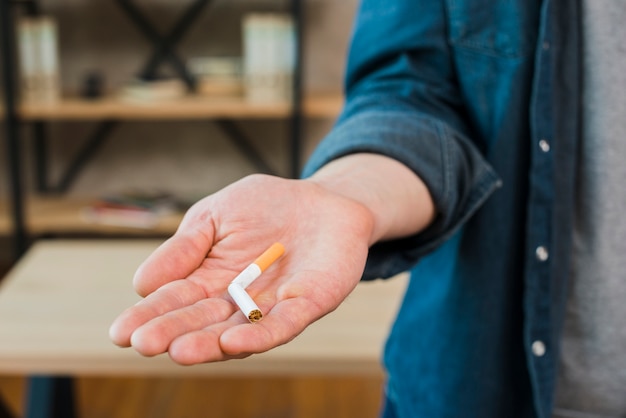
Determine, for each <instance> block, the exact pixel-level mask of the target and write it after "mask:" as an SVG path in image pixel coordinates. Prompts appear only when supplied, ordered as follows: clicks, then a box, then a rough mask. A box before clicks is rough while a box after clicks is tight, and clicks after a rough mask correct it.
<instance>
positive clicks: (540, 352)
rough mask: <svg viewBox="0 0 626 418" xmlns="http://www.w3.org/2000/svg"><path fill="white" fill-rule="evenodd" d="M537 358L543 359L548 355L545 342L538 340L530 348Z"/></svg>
mask: <svg viewBox="0 0 626 418" xmlns="http://www.w3.org/2000/svg"><path fill="white" fill-rule="evenodd" d="M530 349H531V350H532V352H533V354H534V355H535V357H543V356H544V354H546V345H545V344H544V343H543V341H540V340H537V341H535V342H533V344H532V345H531V346H530Z"/></svg>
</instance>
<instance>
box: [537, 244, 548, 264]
mask: <svg viewBox="0 0 626 418" xmlns="http://www.w3.org/2000/svg"><path fill="white" fill-rule="evenodd" d="M535 256H536V257H537V260H539V261H547V260H548V257H549V254H548V249H547V248H546V247H544V246H543V245H540V246H539V247H537V249H536V250H535Z"/></svg>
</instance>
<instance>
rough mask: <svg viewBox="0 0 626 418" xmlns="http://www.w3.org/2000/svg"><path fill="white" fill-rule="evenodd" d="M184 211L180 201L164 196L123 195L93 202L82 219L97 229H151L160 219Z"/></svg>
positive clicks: (146, 194)
mask: <svg viewBox="0 0 626 418" xmlns="http://www.w3.org/2000/svg"><path fill="white" fill-rule="evenodd" d="M184 209H185V208H184V207H183V204H182V203H181V202H180V201H179V200H177V199H176V198H174V197H173V196H172V195H170V194H167V193H143V192H138V193H135V192H126V193H120V194H112V195H108V196H104V197H102V198H99V199H96V200H95V201H94V202H92V203H91V204H90V205H89V206H86V207H84V208H83V209H82V217H83V219H84V220H85V221H86V222H88V223H94V224H99V225H108V226H120V227H128V228H139V229H150V228H153V227H155V226H156V225H157V223H158V222H159V220H160V219H161V218H162V217H163V216H165V215H169V214H172V213H175V212H181V211H183V210H184Z"/></svg>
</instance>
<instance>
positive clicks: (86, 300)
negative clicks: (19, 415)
mask: <svg viewBox="0 0 626 418" xmlns="http://www.w3.org/2000/svg"><path fill="white" fill-rule="evenodd" d="M157 245H158V242H157V241H154V240H97V241H89V240H49V241H45V240H44V241H39V242H38V243H36V244H35V245H34V246H33V247H32V248H31V249H30V250H29V251H28V253H27V254H26V255H25V256H24V257H23V258H22V259H21V260H20V261H19V262H18V263H17V265H16V266H15V267H14V268H13V269H12V271H11V272H9V274H8V276H7V277H6V278H5V279H4V280H3V282H2V284H1V285H0V341H1V343H0V374H24V375H30V376H85V375H101V376H107V375H141V376H147V375H159V376H167V375H186V376H208V375H210V376H219V375H229V376H233V375H241V376H244V375H257V376H258V375H311V374H317V375H319V374H325V375H328V374H331V375H332V374H342V375H345V374H353V375H362V374H366V375H371V374H380V373H382V371H381V368H380V355H381V349H382V346H383V342H384V339H385V337H386V335H387V332H388V330H389V327H390V324H391V322H392V320H393V317H394V315H395V311H396V309H397V306H398V304H399V301H400V299H401V295H402V293H403V291H404V288H405V285H406V277H404V276H403V277H399V278H394V279H392V280H388V281H376V282H372V283H362V284H360V285H359V286H358V287H357V289H356V291H355V292H354V293H353V294H352V295H351V296H350V297H349V298H348V300H347V301H346V302H345V303H344V304H342V305H341V306H340V307H339V308H338V309H337V310H336V311H335V312H333V313H332V314H330V315H328V316H326V317H325V318H323V319H321V320H320V321H318V322H317V323H315V324H313V325H312V326H311V327H309V328H308V329H307V330H305V332H304V333H303V334H302V335H300V336H299V337H297V338H296V339H295V340H294V341H292V342H291V343H289V344H287V345H284V346H282V347H279V348H277V349H275V350H272V351H270V352H267V353H264V354H260V355H255V356H252V357H250V358H247V359H245V360H236V361H229V362H221V363H213V364H203V365H197V366H191V367H184V366H179V365H176V364H175V363H173V362H172V361H171V360H170V359H169V357H167V355H161V356H157V357H153V358H144V357H142V356H140V355H138V354H137V353H136V352H135V351H134V350H132V349H121V348H118V347H115V346H114V345H113V344H112V343H111V342H110V340H109V338H108V327H109V325H110V323H111V321H112V320H113V319H114V318H115V317H116V316H117V314H118V313H120V312H121V311H122V310H123V309H124V308H126V307H128V306H130V305H131V304H133V303H134V302H136V301H137V300H138V296H136V295H135V293H134V291H133V289H132V286H131V278H132V275H133V272H134V270H135V269H136V267H137V266H138V265H139V263H140V262H141V261H142V260H143V259H145V257H146V256H147V255H148V254H150V252H151V251H152V250H153V249H154V248H156V246H157ZM366 310H367V311H368V315H367V318H366V319H364V317H363V313H364V312H365V311H366ZM32 402H34V401H32ZM40 416H45V415H40Z"/></svg>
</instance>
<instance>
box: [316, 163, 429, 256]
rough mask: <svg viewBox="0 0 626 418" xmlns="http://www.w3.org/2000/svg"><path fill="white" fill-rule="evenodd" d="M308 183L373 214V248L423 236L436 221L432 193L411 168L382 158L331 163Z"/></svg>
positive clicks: (371, 241)
mask: <svg viewBox="0 0 626 418" xmlns="http://www.w3.org/2000/svg"><path fill="white" fill-rule="evenodd" d="M308 181H310V182H313V183H315V184H317V185H319V186H320V187H322V188H324V189H325V190H327V191H330V192H333V193H336V194H338V195H341V196H343V197H345V198H348V199H350V200H352V201H353V202H355V203H357V204H359V205H361V206H362V207H363V208H364V210H366V211H367V212H368V213H369V216H370V217H371V220H372V228H371V234H370V240H369V244H370V245H372V244H374V243H375V242H377V241H381V240H389V239H395V238H402V237H406V236H409V235H413V234H415V233H418V232H420V231H421V230H423V229H424V228H426V227H427V226H428V225H429V224H430V223H431V222H432V220H433V219H434V217H435V208H434V204H433V202H432V198H431V197H430V193H429V192H428V189H427V188H426V186H425V184H424V183H423V182H422V181H421V179H420V178H419V177H418V176H417V175H416V174H415V173H414V172H413V171H411V170H410V169H409V168H408V167H406V166H405V165H403V164H402V163H400V162H399V161H396V160H394V159H392V158H389V157H386V156H383V155H379V154H365V153H362V154H352V155H348V156H345V157H342V158H339V159H337V160H334V161H331V162H330V163H328V164H327V165H325V166H324V167H322V168H321V169H320V170H318V171H317V172H316V173H315V174H314V175H313V176H312V177H311V178H309V179H308Z"/></svg>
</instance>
